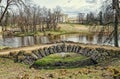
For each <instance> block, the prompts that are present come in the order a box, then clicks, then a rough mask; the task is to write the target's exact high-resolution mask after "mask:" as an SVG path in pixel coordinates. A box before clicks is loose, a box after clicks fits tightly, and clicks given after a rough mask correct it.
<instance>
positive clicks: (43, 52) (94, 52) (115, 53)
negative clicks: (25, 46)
mask: <svg viewBox="0 0 120 79" xmlns="http://www.w3.org/2000/svg"><path fill="white" fill-rule="evenodd" d="M61 52H69V53H70V52H74V53H77V54H81V55H84V56H87V57H90V58H91V59H92V60H93V61H95V62H97V63H99V62H102V61H104V60H109V59H111V58H116V57H117V58H120V50H112V49H111V50H108V49H105V48H90V47H83V46H81V45H79V44H70V43H65V44H64V43H61V44H58V45H57V44H56V45H51V46H47V47H43V48H39V49H36V50H32V51H31V53H27V51H19V52H18V53H12V52H11V53H10V54H9V57H11V58H14V60H15V62H20V63H25V64H29V65H32V64H33V63H34V62H35V61H36V60H38V59H41V58H43V57H45V56H48V55H50V54H54V53H61Z"/></svg>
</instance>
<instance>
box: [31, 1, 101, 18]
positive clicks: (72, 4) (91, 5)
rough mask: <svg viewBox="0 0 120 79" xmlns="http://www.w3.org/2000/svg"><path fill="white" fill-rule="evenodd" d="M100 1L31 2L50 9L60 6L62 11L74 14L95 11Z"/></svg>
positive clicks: (98, 7)
mask: <svg viewBox="0 0 120 79" xmlns="http://www.w3.org/2000/svg"><path fill="white" fill-rule="evenodd" d="M101 1H102V0H33V3H35V4H37V5H40V6H41V7H43V6H45V7H47V8H51V9H52V8H55V7H56V6H60V7H61V8H62V10H63V12H64V13H67V14H69V15H70V16H74V15H77V13H79V12H81V13H86V12H90V11H93V12H97V11H98V10H99V9H100V6H101Z"/></svg>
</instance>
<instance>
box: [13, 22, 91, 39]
mask: <svg viewBox="0 0 120 79" xmlns="http://www.w3.org/2000/svg"><path fill="white" fill-rule="evenodd" d="M58 28H59V29H58V30H56V31H54V30H50V31H47V30H46V31H44V32H39V31H36V32H29V33H15V34H14V36H19V37H21V36H43V35H63V34H92V33H90V32H89V27H88V26H85V25H80V24H58Z"/></svg>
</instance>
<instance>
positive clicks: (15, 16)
mask: <svg viewBox="0 0 120 79" xmlns="http://www.w3.org/2000/svg"><path fill="white" fill-rule="evenodd" d="M5 1H6V6H4V7H3V6H0V9H1V10H0V25H1V26H2V28H3V31H5V30H6V27H7V26H11V27H15V28H19V29H20V31H21V32H35V31H41V32H44V31H46V30H57V24H58V22H59V19H60V14H61V8H60V7H59V6H57V7H56V8H54V9H53V10H51V9H48V8H46V7H40V6H37V5H33V4H31V3H29V2H28V1H27V0H5ZM5 1H4V2H5ZM0 4H2V0H1V1H0Z"/></svg>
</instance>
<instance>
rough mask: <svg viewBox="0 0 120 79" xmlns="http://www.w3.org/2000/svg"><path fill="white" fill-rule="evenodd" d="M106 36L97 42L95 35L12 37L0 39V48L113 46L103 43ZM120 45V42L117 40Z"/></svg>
mask: <svg viewBox="0 0 120 79" xmlns="http://www.w3.org/2000/svg"><path fill="white" fill-rule="evenodd" d="M106 38H107V36H104V37H102V39H101V40H100V41H99V40H98V39H99V38H98V36H97V35H77V34H69V35H56V36H53V35H48V36H25V37H12V38H0V46H10V47H21V46H30V45H35V44H46V43H51V42H52V43H54V42H56V41H74V42H80V43H85V44H86V43H90V44H100V45H113V43H114V41H113V40H112V42H111V43H103V42H104V40H105V39H106ZM119 44H120V40H119Z"/></svg>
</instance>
